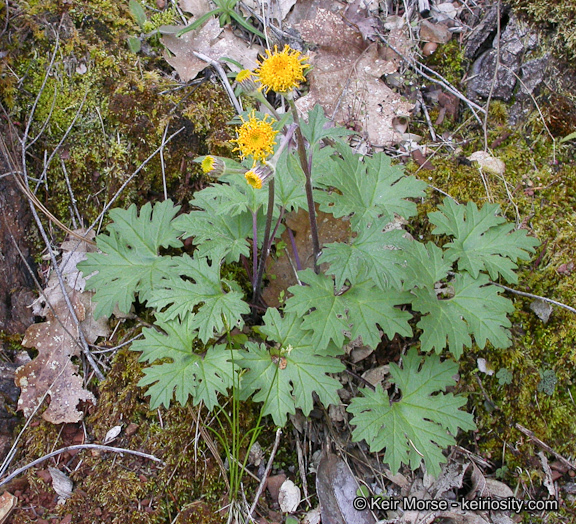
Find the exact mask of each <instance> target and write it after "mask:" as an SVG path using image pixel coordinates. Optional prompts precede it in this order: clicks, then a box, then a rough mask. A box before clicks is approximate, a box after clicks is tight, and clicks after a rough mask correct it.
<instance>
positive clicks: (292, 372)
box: [235, 342, 344, 426]
mask: <svg viewBox="0 0 576 524" xmlns="http://www.w3.org/2000/svg"><path fill="white" fill-rule="evenodd" d="M246 349H247V351H242V352H241V353H240V355H239V357H238V358H237V359H236V360H235V362H236V363H237V364H238V365H240V366H241V367H243V368H245V369H248V371H246V372H245V374H244V375H243V376H242V382H241V394H242V398H244V399H246V398H248V397H249V396H250V395H252V394H253V393H255V394H254V401H256V402H264V406H263V411H262V412H263V414H264V415H271V416H272V419H273V420H274V424H276V425H277V426H284V425H285V424H286V416H287V415H288V414H295V413H296V408H300V409H301V410H302V411H303V413H304V415H306V416H307V415H309V414H310V411H312V408H313V407H314V399H313V395H312V394H313V393H316V394H317V395H318V398H319V399H320V401H321V402H322V404H323V405H324V406H328V405H329V404H338V403H339V402H340V397H339V396H338V389H340V387H341V384H340V382H339V381H337V380H335V379H333V378H332V377H330V376H328V373H339V372H341V371H343V370H344V365H343V364H342V363H341V362H340V361H339V360H338V359H336V358H333V357H327V356H321V355H315V354H313V353H311V352H310V351H308V350H307V349H304V348H301V347H300V348H292V347H290V346H289V347H286V348H281V350H279V351H276V352H270V351H268V350H267V349H266V347H265V346H264V345H263V344H260V345H258V344H256V343H254V342H248V343H247V344H246Z"/></svg>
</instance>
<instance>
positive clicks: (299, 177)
mask: <svg viewBox="0 0 576 524" xmlns="http://www.w3.org/2000/svg"><path fill="white" fill-rule="evenodd" d="M305 181H306V177H305V176H304V172H303V171H302V168H301V167H300V164H299V163H298V159H297V157H296V153H295V152H294V151H291V152H287V151H285V152H283V153H282V154H281V155H280V158H279V159H278V163H277V164H276V174H275V198H276V203H277V204H278V205H280V206H283V207H284V208H285V209H286V211H298V209H300V208H305V209H307V208H308V206H307V200H306V191H305V189H304V184H305Z"/></svg>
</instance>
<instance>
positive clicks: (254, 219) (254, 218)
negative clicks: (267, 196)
mask: <svg viewBox="0 0 576 524" xmlns="http://www.w3.org/2000/svg"><path fill="white" fill-rule="evenodd" d="M257 271H258V211H252V292H253V293H254V294H255V293H256V277H257Z"/></svg>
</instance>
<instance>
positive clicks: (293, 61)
mask: <svg viewBox="0 0 576 524" xmlns="http://www.w3.org/2000/svg"><path fill="white" fill-rule="evenodd" d="M266 54H267V57H265V58H264V59H263V60H262V61H261V62H259V63H258V66H259V67H258V69H256V70H255V71H254V72H252V71H250V70H248V69H244V70H242V71H240V72H239V73H238V75H237V76H236V81H237V82H238V83H239V84H240V86H242V90H243V91H244V93H245V94H246V95H249V96H254V97H256V98H258V99H260V101H261V102H263V103H266V99H265V98H264V97H263V95H262V93H261V91H262V90H264V91H265V92H268V91H269V90H273V91H276V92H277V93H281V94H287V93H289V92H290V91H292V90H294V89H296V88H298V87H300V84H301V83H302V82H304V81H305V80H306V78H305V77H304V71H305V69H306V68H307V67H310V66H309V64H305V63H304V62H305V61H306V60H308V57H307V56H302V55H301V53H300V51H296V50H294V49H291V48H290V47H289V46H285V47H284V49H283V50H282V51H278V47H277V46H274V52H273V53H271V52H270V51H269V50H266ZM256 81H257V82H259V83H260V87H257V86H256ZM277 133H278V131H276V130H275V129H274V128H273V127H272V122H270V121H268V115H266V116H265V117H264V118H262V119H258V118H256V116H255V112H254V111H252V112H251V113H250V114H249V115H248V120H244V118H242V125H241V126H240V128H239V129H238V138H235V139H234V140H232V142H236V144H237V147H236V148H234V149H233V151H238V152H239V153H240V157H241V158H242V159H244V158H246V157H252V159H253V160H254V167H252V169H250V170H249V171H247V172H246V173H245V174H244V176H245V178H246V181H247V182H248V184H250V185H251V186H252V187H254V188H256V189H260V188H261V187H262V185H263V183H264V182H265V181H266V179H267V178H269V177H270V176H273V168H272V169H271V168H270V167H268V166H266V165H260V166H256V164H257V163H258V162H265V161H266V159H267V158H268V157H269V156H270V155H272V154H273V153H274V149H273V147H274V145H275V144H276V142H275V140H274V139H275V137H276V134H277ZM210 167H212V166H210Z"/></svg>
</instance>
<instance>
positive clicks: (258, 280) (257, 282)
mask: <svg viewBox="0 0 576 524" xmlns="http://www.w3.org/2000/svg"><path fill="white" fill-rule="evenodd" d="M273 214H274V177H272V178H271V179H270V182H269V183H268V209H267V210H266V227H265V228H264V239H263V240H262V251H261V252H260V262H259V263H258V274H257V275H256V277H255V278H254V284H253V288H252V289H253V295H254V298H253V302H254V304H257V303H258V301H259V300H260V288H261V285H262V278H263V277H264V265H265V263H266V258H268V253H269V251H270V244H271V242H270V230H271V229H272V215H273ZM254 267H256V266H254Z"/></svg>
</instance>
